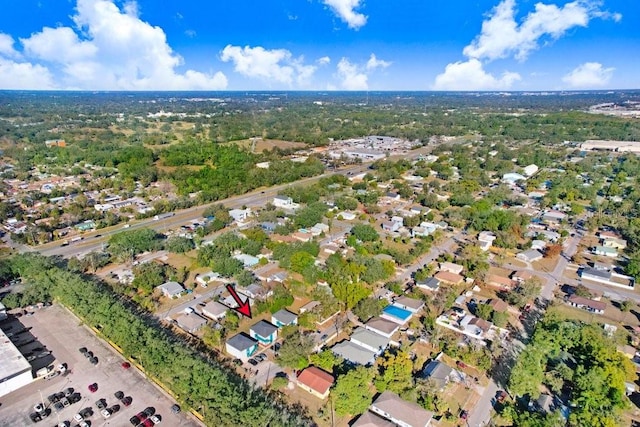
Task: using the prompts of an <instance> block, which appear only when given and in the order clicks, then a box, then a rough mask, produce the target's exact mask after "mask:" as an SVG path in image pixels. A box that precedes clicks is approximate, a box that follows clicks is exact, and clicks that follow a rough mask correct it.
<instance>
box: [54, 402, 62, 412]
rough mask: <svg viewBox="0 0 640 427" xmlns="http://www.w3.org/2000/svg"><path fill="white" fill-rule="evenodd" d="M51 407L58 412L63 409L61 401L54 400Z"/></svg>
mask: <svg viewBox="0 0 640 427" xmlns="http://www.w3.org/2000/svg"><path fill="white" fill-rule="evenodd" d="M53 409H54V410H55V411H56V412H60V411H62V410H63V409H64V405H63V404H62V402H56V403H54V404H53Z"/></svg>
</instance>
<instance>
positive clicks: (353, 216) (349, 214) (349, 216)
mask: <svg viewBox="0 0 640 427" xmlns="http://www.w3.org/2000/svg"><path fill="white" fill-rule="evenodd" d="M336 218H338V219H340V218H342V219H343V220H345V221H353V220H354V219H356V214H355V213H353V212H347V211H342V212H338V214H337V215H336Z"/></svg>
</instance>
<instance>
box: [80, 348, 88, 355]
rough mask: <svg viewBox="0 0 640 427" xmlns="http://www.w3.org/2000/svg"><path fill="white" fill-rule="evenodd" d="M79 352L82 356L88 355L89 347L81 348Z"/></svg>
mask: <svg viewBox="0 0 640 427" xmlns="http://www.w3.org/2000/svg"><path fill="white" fill-rule="evenodd" d="M78 351H79V352H80V353H82V354H86V353H87V351H88V350H87V347H80V349H79V350H78Z"/></svg>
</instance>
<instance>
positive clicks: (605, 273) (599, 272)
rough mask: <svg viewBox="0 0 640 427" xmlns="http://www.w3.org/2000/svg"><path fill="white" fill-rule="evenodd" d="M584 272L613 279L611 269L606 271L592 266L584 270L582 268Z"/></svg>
mask: <svg viewBox="0 0 640 427" xmlns="http://www.w3.org/2000/svg"><path fill="white" fill-rule="evenodd" d="M582 274H588V275H590V276H596V277H601V278H603V279H607V280H608V279H611V272H610V271H606V270H597V269H595V268H592V267H585V268H584V270H582Z"/></svg>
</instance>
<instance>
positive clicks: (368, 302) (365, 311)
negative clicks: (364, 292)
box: [353, 298, 384, 322]
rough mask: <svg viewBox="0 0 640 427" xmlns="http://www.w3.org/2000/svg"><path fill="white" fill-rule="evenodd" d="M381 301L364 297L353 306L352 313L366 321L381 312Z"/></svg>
mask: <svg viewBox="0 0 640 427" xmlns="http://www.w3.org/2000/svg"><path fill="white" fill-rule="evenodd" d="M383 304H384V303H383V302H382V301H381V300H379V299H375V298H364V299H362V300H360V301H359V302H358V303H357V304H356V305H355V307H353V314H355V315H356V316H358V319H360V321H361V322H366V321H367V320H369V319H371V318H372V317H375V316H379V315H380V314H382V308H383Z"/></svg>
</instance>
